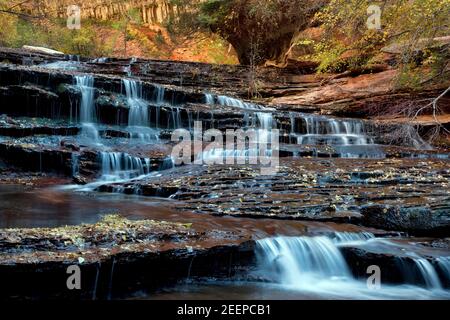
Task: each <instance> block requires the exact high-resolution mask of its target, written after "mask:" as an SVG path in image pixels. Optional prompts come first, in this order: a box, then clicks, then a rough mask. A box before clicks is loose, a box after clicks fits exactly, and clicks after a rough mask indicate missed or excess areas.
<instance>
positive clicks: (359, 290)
mask: <svg viewBox="0 0 450 320" xmlns="http://www.w3.org/2000/svg"><path fill="white" fill-rule="evenodd" d="M330 237H331V238H328V237H325V236H318V237H276V238H266V239H262V240H258V241H256V256H257V261H258V266H259V268H258V276H259V277H261V276H262V277H263V278H265V279H267V280H270V281H272V282H275V283H278V284H280V285H282V286H283V288H287V289H289V290H292V289H295V290H299V291H301V292H309V293H310V294H314V295H315V294H318V295H325V296H328V297H352V298H361V299H370V298H394V299H395V298H397V299H398V298H404V297H410V296H411V292H412V291H411V290H414V291H413V292H414V295H421V296H422V297H424V298H426V297H428V296H433V295H436V296H439V297H446V298H448V297H449V292H448V291H445V290H443V289H442V285H441V282H440V279H439V276H438V274H437V271H436V269H435V268H434V267H433V265H432V264H431V263H430V262H429V261H428V260H427V259H425V258H421V257H419V256H415V257H413V256H412V257H411V258H412V259H413V261H414V265H415V266H416V269H417V270H416V271H417V272H418V273H419V274H420V276H421V277H422V280H423V281H422V282H424V284H421V286H422V287H419V286H417V287H415V286H414V287H413V286H411V285H397V286H394V285H387V284H382V287H381V289H379V290H374V289H370V288H369V287H368V286H367V284H366V283H365V282H364V281H360V280H357V279H355V278H354V277H353V275H352V274H351V272H350V268H349V266H348V264H347V262H346V261H345V259H344V257H343V255H342V254H341V252H340V248H341V247H346V246H352V245H354V244H356V243H358V242H359V243H360V242H369V243H372V242H376V241H377V239H376V238H374V235H373V234H371V233H368V232H362V233H351V232H335V233H334V235H331V236H330ZM332 239H333V240H332ZM383 241H384V240H383ZM388 242H389V241H384V242H383V243H388ZM373 244H374V243H373ZM392 245H393V246H396V245H395V244H392ZM397 246H398V245H397ZM411 255H413V254H412V253H411ZM449 261H450V258H448V259H447V258H440V259H439V260H438V265H439V268H440V269H441V271H442V273H444V274H445V275H446V276H448V275H449V273H448V271H449V268H448V267H449ZM399 270H400V271H401V272H405V273H411V267H410V266H407V265H406V264H405V265H404V267H401V266H400V269H399ZM406 280H407V283H415V284H420V283H421V281H418V279H411V278H410V279H406ZM408 280H409V281H408ZM411 280H416V281H411ZM419 280H420V279H419ZM423 285H425V288H423Z"/></svg>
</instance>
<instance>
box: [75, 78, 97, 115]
mask: <svg viewBox="0 0 450 320" xmlns="http://www.w3.org/2000/svg"><path fill="white" fill-rule="evenodd" d="M75 81H76V85H77V86H78V88H79V89H80V91H81V102H80V122H81V123H92V122H94V120H95V106H94V77H93V76H91V75H83V76H75Z"/></svg>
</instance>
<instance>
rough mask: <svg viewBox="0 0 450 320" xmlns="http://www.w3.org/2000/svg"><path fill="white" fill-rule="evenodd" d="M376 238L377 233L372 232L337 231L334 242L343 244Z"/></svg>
mask: <svg viewBox="0 0 450 320" xmlns="http://www.w3.org/2000/svg"><path fill="white" fill-rule="evenodd" d="M374 238H375V235H374V234H373V233H370V232H335V233H334V239H333V242H334V243H339V244H342V243H348V242H357V241H367V240H369V239H374Z"/></svg>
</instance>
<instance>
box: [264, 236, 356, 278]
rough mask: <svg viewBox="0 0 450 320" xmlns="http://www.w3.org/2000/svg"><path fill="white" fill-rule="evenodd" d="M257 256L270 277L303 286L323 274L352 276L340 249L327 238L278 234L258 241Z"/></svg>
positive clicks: (324, 275)
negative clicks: (279, 235)
mask: <svg viewBox="0 0 450 320" xmlns="http://www.w3.org/2000/svg"><path fill="white" fill-rule="evenodd" d="M257 257H258V261H259V263H260V264H261V266H262V268H263V270H264V271H265V273H266V275H267V276H268V277H272V276H275V277H276V279H274V280H275V281H276V282H279V283H282V284H285V285H290V286H302V285H304V284H305V283H306V282H310V281H314V280H313V279H315V278H317V277H320V278H326V279H330V280H331V279H333V278H351V274H350V271H349V268H348V266H347V264H346V262H345V260H344V257H343V256H342V254H341V253H340V251H339V249H338V248H337V247H336V246H335V245H334V244H333V242H332V241H331V240H330V239H329V238H327V237H277V238H268V239H262V240H258V241H257Z"/></svg>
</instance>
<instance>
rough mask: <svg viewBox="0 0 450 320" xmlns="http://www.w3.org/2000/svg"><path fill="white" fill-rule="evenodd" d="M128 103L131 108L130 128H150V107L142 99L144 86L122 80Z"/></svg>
mask: <svg viewBox="0 0 450 320" xmlns="http://www.w3.org/2000/svg"><path fill="white" fill-rule="evenodd" d="M122 83H123V86H124V87H125V93H126V95H127V103H128V106H129V107H130V111H129V114H128V126H139V127H146V126H148V105H147V102H146V101H145V100H144V99H143V98H142V84H141V83H140V82H137V81H135V80H130V79H122Z"/></svg>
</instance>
